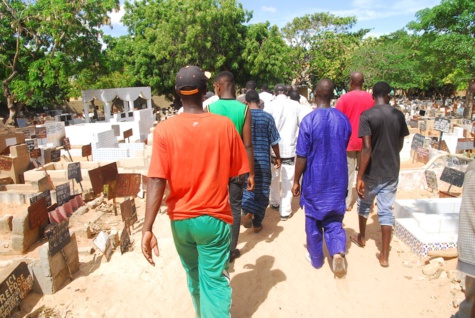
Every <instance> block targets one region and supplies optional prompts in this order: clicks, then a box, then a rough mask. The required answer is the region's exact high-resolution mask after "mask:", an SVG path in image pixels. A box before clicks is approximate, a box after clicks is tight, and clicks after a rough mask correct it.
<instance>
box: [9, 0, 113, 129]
mask: <svg viewBox="0 0 475 318" xmlns="http://www.w3.org/2000/svg"><path fill="white" fill-rule="evenodd" d="M118 6H119V1H118V0H104V1H94V0H79V1H67V0H54V1H51V0H38V1H31V2H30V1H28V2H26V1H21V0H1V2H0V21H1V22H0V47H1V48H2V49H1V50H0V62H1V65H2V66H1V69H0V76H1V78H2V87H3V93H4V97H5V99H6V100H7V106H8V108H9V110H10V117H11V118H10V120H13V119H14V116H15V114H16V111H17V110H18V108H19V107H20V106H21V105H23V104H26V105H29V106H33V107H40V106H45V105H47V104H50V103H53V104H55V103H57V104H59V103H62V102H63V101H64V100H66V99H67V98H68V97H69V95H70V91H69V89H70V80H71V77H73V76H74V75H76V74H77V73H79V71H80V70H82V69H85V68H88V67H91V66H93V65H96V63H97V62H98V60H97V58H98V57H99V56H100V54H98V53H99V52H100V51H101V44H100V42H99V41H98V37H99V36H100V35H101V34H102V32H101V31H100V29H99V27H101V26H102V25H104V24H107V23H108V22H109V20H108V16H107V12H110V11H112V10H113V9H117V8H118Z"/></svg>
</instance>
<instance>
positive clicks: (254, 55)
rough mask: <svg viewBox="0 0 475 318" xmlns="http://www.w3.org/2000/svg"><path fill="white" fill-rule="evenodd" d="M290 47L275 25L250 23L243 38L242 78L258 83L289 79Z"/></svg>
mask: <svg viewBox="0 0 475 318" xmlns="http://www.w3.org/2000/svg"><path fill="white" fill-rule="evenodd" d="M289 53H290V48H289V46H288V45H287V44H286V43H285V41H284V40H283V38H282V35H281V33H280V31H279V29H278V28H277V26H270V24H269V22H266V23H258V24H251V25H249V26H248V27H247V30H246V36H245V39H244V49H243V51H242V54H241V58H242V60H243V69H244V74H243V75H244V77H246V78H245V79H244V80H248V79H253V80H255V81H256V82H258V83H261V84H264V83H273V84H275V83H277V82H287V81H290V80H291V72H290V64H291V60H290V55H289Z"/></svg>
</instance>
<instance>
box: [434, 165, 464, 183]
mask: <svg viewBox="0 0 475 318" xmlns="http://www.w3.org/2000/svg"><path fill="white" fill-rule="evenodd" d="M464 176H465V173H463V172H462V171H459V170H456V169H452V168H449V167H445V168H444V170H443V171H442V174H441V176H440V180H442V181H444V182H447V183H448V184H450V185H451V186H452V185H454V186H456V187H459V188H461V187H462V185H463V179H464Z"/></svg>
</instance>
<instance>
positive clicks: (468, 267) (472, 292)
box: [453, 85, 475, 318]
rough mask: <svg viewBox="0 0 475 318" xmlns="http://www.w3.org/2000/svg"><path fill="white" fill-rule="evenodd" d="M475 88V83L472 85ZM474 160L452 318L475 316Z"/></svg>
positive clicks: (461, 225)
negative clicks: (460, 287)
mask: <svg viewBox="0 0 475 318" xmlns="http://www.w3.org/2000/svg"><path fill="white" fill-rule="evenodd" d="M473 89H475V85H474V86H473ZM474 193H475V160H473V161H472V162H471V163H470V164H469V165H468V168H467V171H466V172H465V179H464V182H463V192H462V204H461V205H460V217H459V236H458V241H457V250H458V255H459V259H458V263H457V269H458V270H459V271H461V272H462V273H464V274H465V275H466V276H465V300H464V301H462V303H461V304H460V307H459V310H458V312H457V313H456V314H455V315H454V316H453V317H454V318H473V317H475V244H474V242H475V196H474V195H473V194H474Z"/></svg>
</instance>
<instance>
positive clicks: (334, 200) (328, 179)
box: [292, 79, 351, 277]
mask: <svg viewBox="0 0 475 318" xmlns="http://www.w3.org/2000/svg"><path fill="white" fill-rule="evenodd" d="M333 89H334V85H333V82H332V81H330V80H329V79H324V80H321V81H320V82H318V84H317V87H316V89H315V101H316V104H317V108H316V109H315V110H314V111H312V112H311V113H310V114H308V115H307V116H306V117H305V118H304V119H303V120H302V123H301V124H300V131H299V138H298V141H297V151H296V152H297V161H296V164H295V179H294V184H293V187H292V192H293V194H294V195H295V196H298V195H299V194H301V196H300V204H301V206H303V208H304V212H305V232H306V234H307V250H308V253H309V255H308V259H309V261H310V262H311V264H312V266H313V267H315V268H320V267H322V266H323V261H324V255H323V237H324V236H325V242H326V246H327V249H328V252H329V254H330V257H331V258H332V260H333V263H332V269H333V272H334V274H335V276H337V277H343V276H345V275H346V265H345V262H344V257H345V254H346V234H345V230H344V229H343V226H342V222H343V217H344V215H345V196H346V188H347V181H348V179H347V173H348V172H347V169H348V167H347V165H346V147H347V145H348V140H349V139H350V134H351V125H350V122H349V121H348V118H346V116H345V115H344V114H342V113H341V112H340V111H339V110H337V109H334V108H331V106H330V103H331V100H332V98H333ZM302 173H303V181H302V187H300V185H299V180H300V177H301V176H302Z"/></svg>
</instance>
